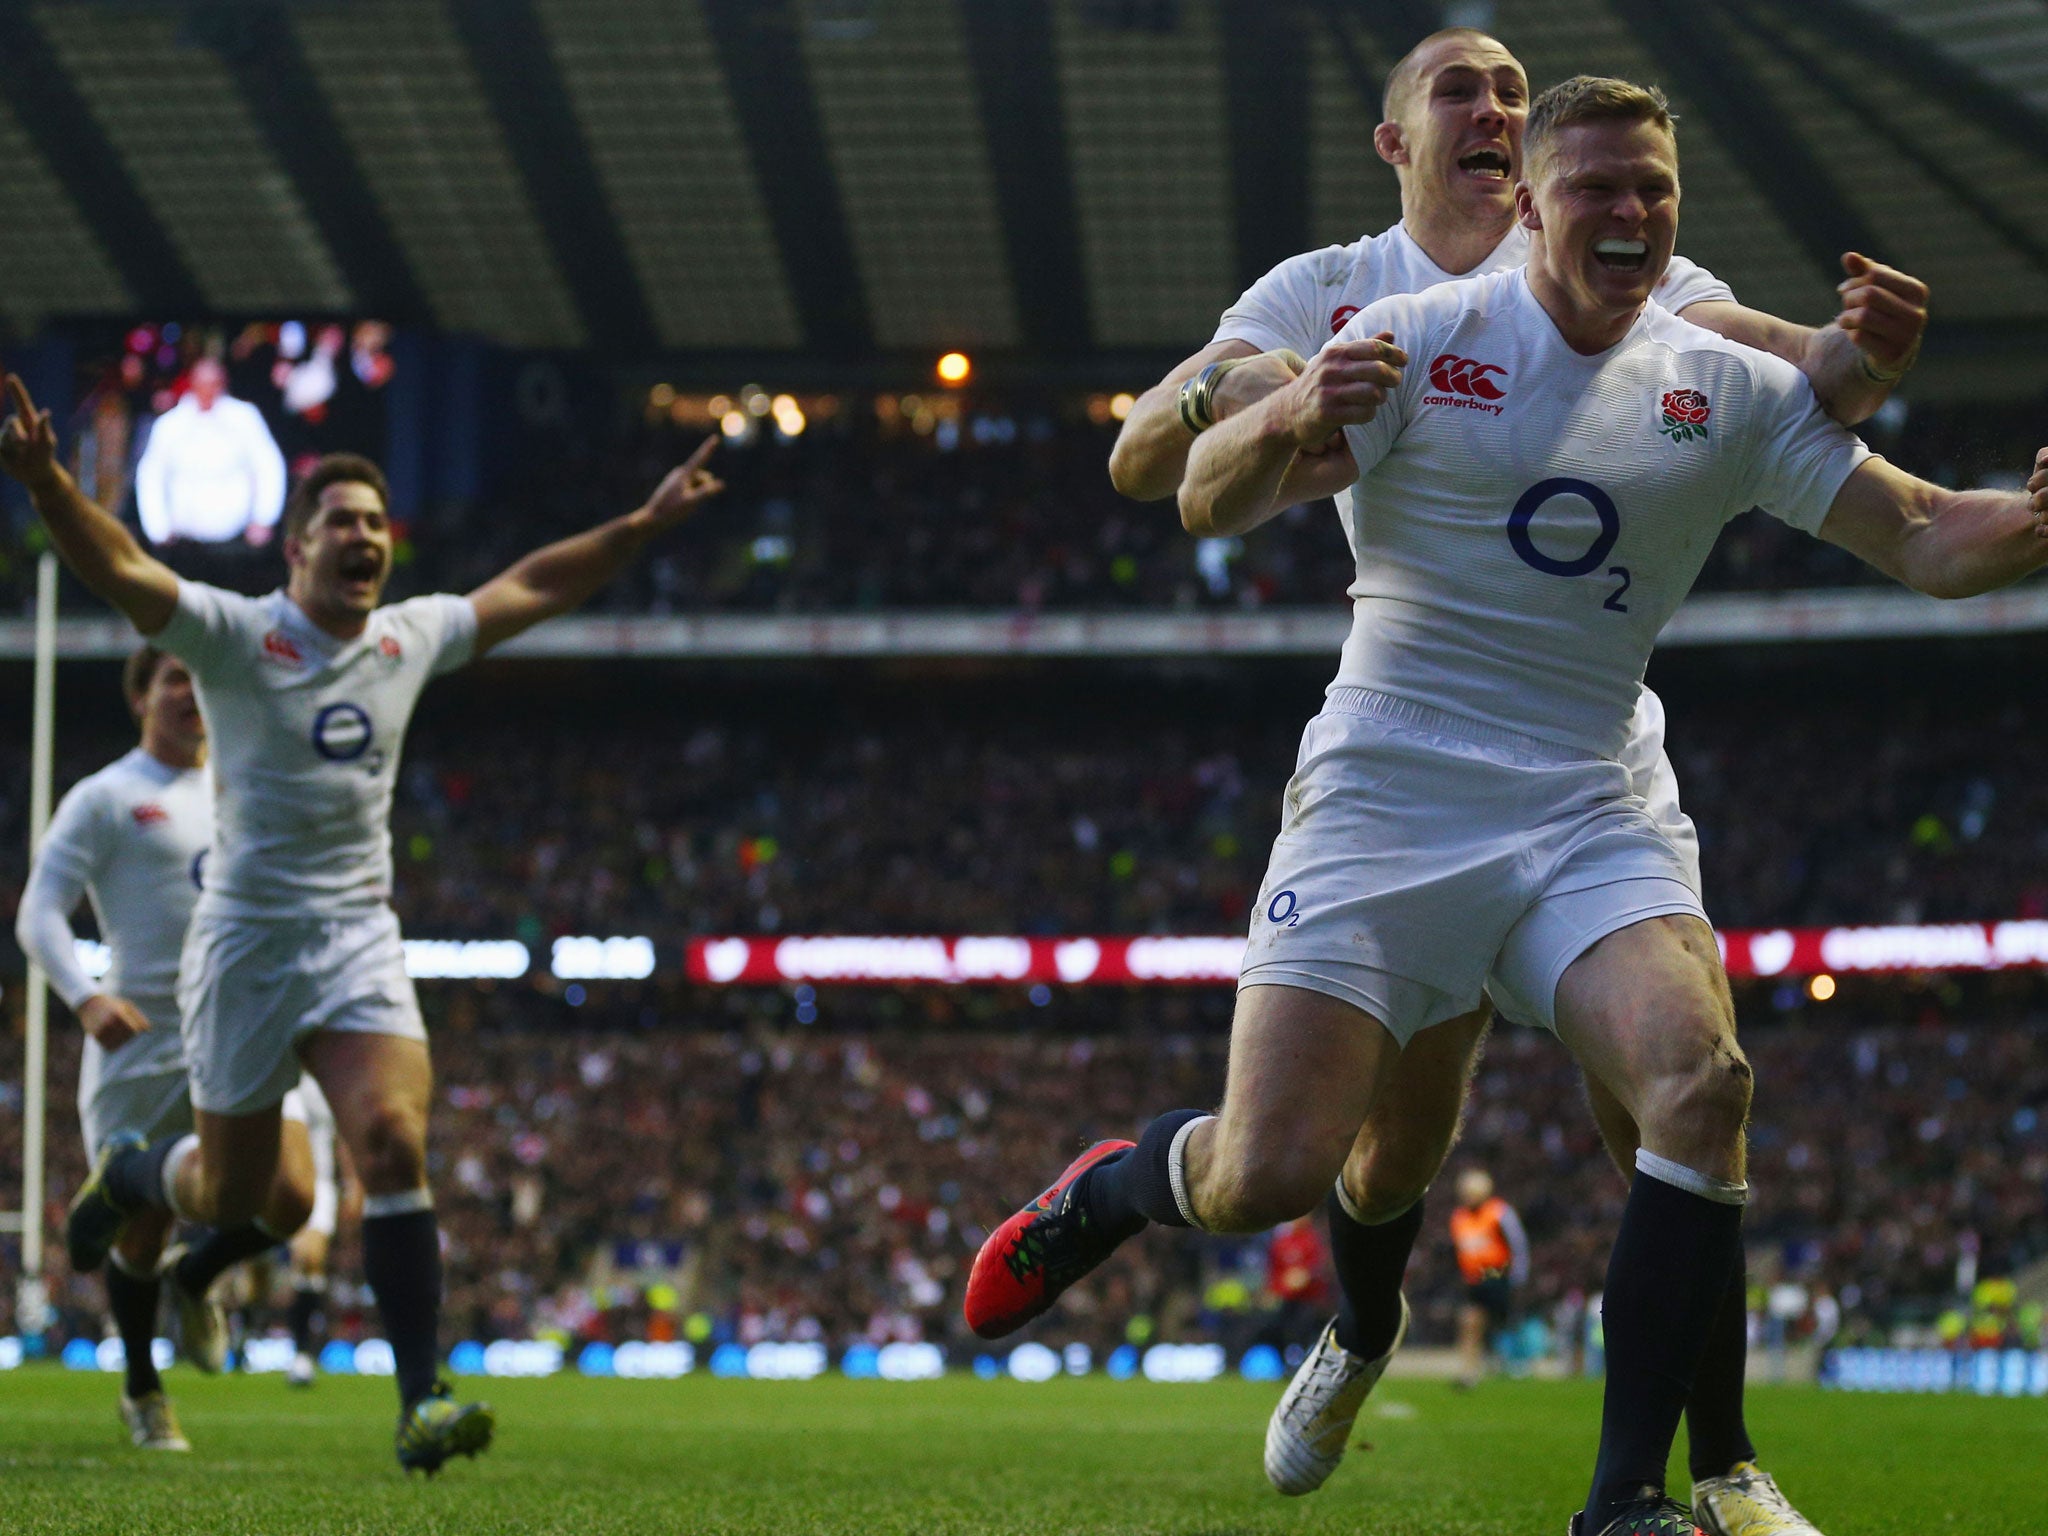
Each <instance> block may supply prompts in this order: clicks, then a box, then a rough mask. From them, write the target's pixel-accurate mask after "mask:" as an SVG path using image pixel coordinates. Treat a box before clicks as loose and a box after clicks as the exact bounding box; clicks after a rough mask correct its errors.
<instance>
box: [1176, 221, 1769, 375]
mask: <svg viewBox="0 0 2048 1536" xmlns="http://www.w3.org/2000/svg"><path fill="white" fill-rule="evenodd" d="M1528 259H1529V231H1528V230H1526V229H1524V228H1522V226H1521V225H1520V224H1515V225H1512V226H1510V227H1509V229H1508V232H1507V234H1505V235H1504V236H1502V237H1501V242H1500V244H1499V245H1496V246H1495V247H1494V248H1493V250H1492V252H1491V253H1490V254H1489V255H1488V256H1487V258H1486V259H1485V260H1484V261H1482V262H1480V263H1479V265H1478V266H1476V267H1474V268H1473V269H1472V270H1471V271H1470V272H1464V273H1458V272H1446V271H1445V270H1444V269H1443V268H1442V267H1440V266H1438V265H1437V264H1436V263H1435V262H1434V261H1431V260H1430V259H1429V255H1428V253H1427V252H1425V251H1424V250H1423V249H1422V247H1421V246H1419V245H1417V244H1416V243H1415V239H1414V237H1413V236H1412V235H1410V234H1409V233H1408V226H1407V225H1406V224H1396V225H1395V226H1394V227H1393V228H1392V229H1387V230H1382V231H1381V232H1380V233H1379V234H1377V235H1367V236H1366V237H1365V238H1364V239H1362V240H1354V241H1352V242H1351V244H1349V245H1327V246H1324V247H1323V248H1322V249H1321V250H1318V251H1308V252H1305V253H1303V254H1302V255H1300V256H1290V257H1289V258H1288V259H1287V260H1285V261H1283V262H1281V263H1280V265H1279V266H1277V267H1275V268H1273V270H1272V271H1270V272H1268V273H1267V274H1266V275H1265V276H1264V277H1262V278H1260V279H1259V280H1258V281H1257V282H1256V283H1253V284H1252V285H1251V287H1249V288H1247V289H1246V290H1245V291H1244V293H1243V295H1242V296H1240V297H1239V299H1238V301H1237V302H1236V303H1235V304H1233V305H1231V306H1230V308H1228V309H1226V310H1225V311H1224V312H1223V319H1222V320H1221V321H1220V322H1219V323H1218V324H1217V327H1216V335H1215V336H1214V337H1213V338H1212V340H1213V341H1243V342H1249V343H1250V344H1251V345H1252V346H1255V347H1257V348H1258V349H1259V350H1260V351H1261V352H1270V351H1272V350H1273V349H1274V348H1276V347H1287V348H1290V349H1291V350H1293V351H1295V352H1298V353H1300V354H1301V355H1302V356H1303V357H1314V356H1315V355H1316V353H1318V352H1320V351H1321V350H1322V349H1323V347H1324V346H1325V345H1326V344H1327V343H1328V342H1329V340H1330V338H1331V337H1333V336H1335V335H1336V334H1337V333H1338V332H1339V331H1341V330H1342V329H1343V328H1344V325H1345V322H1347V321H1348V320H1350V318H1351V317H1352V316H1353V315H1355V314H1357V313H1358V312H1359V311H1360V310H1361V309H1363V308H1365V306H1366V305H1368V304H1373V303H1377V302H1378V301H1379V300H1381V299H1387V298H1392V297H1394V296H1395V295H1396V294H1403V293H1421V292H1422V291H1423V290H1424V289H1426V288H1434V287H1436V286H1437V285H1438V284H1439V283H1455V282H1458V281H1460V280H1461V279H1464V278H1473V277H1484V276H1486V275H1487V274H1488V273H1491V272H1505V271H1507V270H1509V269H1510V268H1513V267H1519V266H1521V265H1522V264H1523V263H1524V262H1526V261H1527V260H1528ZM1657 302H1658V303H1659V304H1661V305H1663V306H1664V308H1666V309H1668V310H1670V311H1671V312H1672V313H1673V314H1677V313H1678V312H1679V311H1680V310H1683V309H1686V308H1688V307H1690V306H1691V305H1694V304H1702V303H1708V302H1719V303H1724V304H1732V303H1734V302H1735V292H1734V290H1733V289H1731V288H1730V287H1729V286H1728V285H1727V284H1726V283H1724V282H1722V281H1721V280H1720V279H1719V278H1718V277H1716V276H1714V274H1713V273H1711V272H1709V271H1708V270H1707V269H1706V268H1705V267H1702V266H1698V265H1695V264H1694V263H1692V262H1690V261H1687V260H1686V259H1685V258H1684V257H1683V256H1673V257H1672V258H1671V265H1670V266H1669V267H1668V268H1667V269H1666V270H1665V273H1664V276H1663V279H1662V280H1661V281H1660V282H1659V283H1658V284H1657ZM1367 334H1368V335H1370V334H1371V333H1370V332H1368V333H1367Z"/></svg>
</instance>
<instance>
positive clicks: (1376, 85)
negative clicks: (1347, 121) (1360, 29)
mask: <svg viewBox="0 0 2048 1536" xmlns="http://www.w3.org/2000/svg"><path fill="white" fill-rule="evenodd" d="M1316 13H1317V14H1318V15H1319V16H1321V17H1322V18H1323V27H1324V30H1326V31H1327V32H1328V33H1329V34H1330V45H1331V46H1332V47H1333V48H1335V49H1336V50H1337V62H1338V63H1340V64H1342V65H1343V66H1344V73H1345V74H1346V75H1348V76H1349V77H1350V79H1351V88H1352V89H1353V90H1354V91H1356V92H1357V93H1358V100H1359V102H1360V103H1361V104H1362V105H1363V106H1364V108H1365V110H1366V112H1367V114H1368V115H1369V117H1370V118H1371V120H1372V121H1373V122H1378V121H1379V119H1380V102H1381V99H1382V98H1383V97H1384V96H1385V94H1386V89H1387V82H1386V81H1385V80H1382V79H1381V78H1380V77H1379V76H1378V75H1376V74H1374V73H1373V72H1372V68H1371V66H1370V65H1368V64H1367V63H1366V62H1365V55H1364V54H1363V53H1362V52H1361V51H1360V50H1359V47H1358V39H1357V38H1356V37H1354V36H1353V35H1352V30H1353V28H1354V27H1355V26H1356V25H1357V13H1356V12H1355V11H1354V10H1353V9H1352V7H1350V6H1349V5H1347V4H1345V3H1344V0H1317V5H1316Z"/></svg>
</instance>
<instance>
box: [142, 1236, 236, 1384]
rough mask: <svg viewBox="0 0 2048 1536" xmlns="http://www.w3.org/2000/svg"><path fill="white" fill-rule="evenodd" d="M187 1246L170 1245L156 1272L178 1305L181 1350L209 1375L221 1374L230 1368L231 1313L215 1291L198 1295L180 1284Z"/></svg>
mask: <svg viewBox="0 0 2048 1536" xmlns="http://www.w3.org/2000/svg"><path fill="white" fill-rule="evenodd" d="M187 1247H188V1245H187V1244H185V1243H178V1244H175V1245H174V1246H172V1247H169V1248H166V1249H165V1250H164V1256H163V1259H162V1260H161V1261H160V1262H159V1263H158V1265H157V1267H156V1272H157V1274H158V1275H159V1276H160V1277H161V1278H162V1280H163V1282H164V1289H165V1290H167V1291H169V1292H170V1293H171V1300H172V1302H173V1303H174V1304H175V1305H176V1306H177V1309H178V1351H179V1353H180V1354H182V1355H184V1357H185V1358H186V1359H187V1360H189V1361H191V1362H192V1363H193V1364H194V1365H196V1366H198V1367H199V1369H200V1370H202V1371H204V1372H205V1373H206V1374H207V1375H209V1376H218V1375H219V1374H220V1373H221V1372H222V1371H224V1370H226V1369H227V1368H228V1315H227V1313H226V1312H225V1311H223V1310H222V1308H221V1304H220V1303H219V1302H217V1301H215V1300H214V1299H213V1293H212V1292H211V1291H208V1292H207V1294H206V1295H204V1296H194V1295H193V1294H192V1293H191V1292H190V1291H188V1290H186V1289H185V1287H184V1286H182V1285H180V1284H178V1274H177V1270H178V1260H180V1259H182V1258H184V1257H185V1252H186V1249H187Z"/></svg>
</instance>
